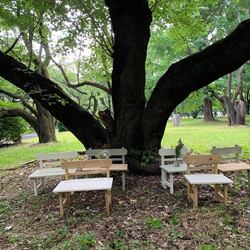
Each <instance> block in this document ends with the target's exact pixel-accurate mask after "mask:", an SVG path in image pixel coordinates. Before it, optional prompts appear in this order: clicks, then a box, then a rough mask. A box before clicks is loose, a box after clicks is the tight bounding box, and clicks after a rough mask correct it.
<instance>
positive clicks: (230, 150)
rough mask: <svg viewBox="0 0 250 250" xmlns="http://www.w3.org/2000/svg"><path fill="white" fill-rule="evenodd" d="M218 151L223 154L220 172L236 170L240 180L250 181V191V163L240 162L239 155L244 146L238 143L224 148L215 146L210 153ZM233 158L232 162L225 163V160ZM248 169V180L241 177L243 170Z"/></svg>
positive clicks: (249, 187)
mask: <svg viewBox="0 0 250 250" xmlns="http://www.w3.org/2000/svg"><path fill="white" fill-rule="evenodd" d="M215 152H216V153H218V154H220V155H221V156H222V162H221V163H220V164H219V165H218V170H219V172H222V173H223V174H227V173H228V172H236V176H237V179H238V180H239V181H245V182H248V189H249V191H250V165H248V164H246V163H240V158H239V155H240V154H241V153H242V148H241V147H239V146H238V145H235V146H234V147H223V148H216V147H213V148H212V149H211V150H210V153H211V154H213V153H215ZM227 160H233V162H230V163H227V162H226V163H223V161H227ZM242 171H247V175H248V180H246V179H244V178H242V177H241V172H242Z"/></svg>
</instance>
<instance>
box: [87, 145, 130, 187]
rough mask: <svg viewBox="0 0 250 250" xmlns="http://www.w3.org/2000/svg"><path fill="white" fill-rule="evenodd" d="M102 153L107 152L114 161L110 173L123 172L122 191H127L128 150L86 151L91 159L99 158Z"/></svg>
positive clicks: (90, 149)
mask: <svg viewBox="0 0 250 250" xmlns="http://www.w3.org/2000/svg"><path fill="white" fill-rule="evenodd" d="M101 151H106V152H107V153H108V155H109V157H110V159H111V160H112V165H111V167H110V169H109V170H110V171H121V172H122V190H125V181H126V179H125V178H126V171H128V164H125V156H126V155H127V152H128V151H127V149H125V148H124V147H122V148H110V149H92V148H89V149H88V150H87V151H86V154H87V156H88V157H89V158H90V159H95V158H97V155H98V154H99V153H100V152H101Z"/></svg>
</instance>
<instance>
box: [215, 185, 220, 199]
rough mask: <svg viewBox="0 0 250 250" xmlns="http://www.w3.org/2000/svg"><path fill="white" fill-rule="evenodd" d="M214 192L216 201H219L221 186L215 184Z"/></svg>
mask: <svg viewBox="0 0 250 250" xmlns="http://www.w3.org/2000/svg"><path fill="white" fill-rule="evenodd" d="M214 191H215V194H214V195H215V200H219V199H220V196H219V192H220V185H219V184H215V185H214Z"/></svg>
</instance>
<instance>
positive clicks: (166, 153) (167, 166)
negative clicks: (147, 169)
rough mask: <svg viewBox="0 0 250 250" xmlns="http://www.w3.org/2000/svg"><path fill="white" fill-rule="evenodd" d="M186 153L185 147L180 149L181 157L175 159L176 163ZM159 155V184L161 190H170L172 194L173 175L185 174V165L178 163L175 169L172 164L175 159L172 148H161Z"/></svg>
mask: <svg viewBox="0 0 250 250" xmlns="http://www.w3.org/2000/svg"><path fill="white" fill-rule="evenodd" d="M187 152H188V149H187V148H186V147H183V148H182V149H181V155H180V157H179V158H178V159H177V160H178V161H180V162H182V161H183V156H184V155H185V154H186V153H187ZM159 155H160V156H161V165H160V169H161V183H162V186H163V188H165V189H166V188H167V187H169V188H170V194H173V193H174V174H175V173H186V171H187V164H185V163H180V166H179V167H175V166H174V164H173V162H174V161H175V160H176V158H175V149H174V148H166V149H164V148H161V149H160V150H159Z"/></svg>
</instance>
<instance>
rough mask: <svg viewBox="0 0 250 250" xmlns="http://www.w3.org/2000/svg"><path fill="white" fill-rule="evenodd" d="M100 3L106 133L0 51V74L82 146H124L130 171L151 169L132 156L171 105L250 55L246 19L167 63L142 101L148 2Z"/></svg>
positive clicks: (147, 143)
mask: <svg viewBox="0 0 250 250" xmlns="http://www.w3.org/2000/svg"><path fill="white" fill-rule="evenodd" d="M157 2H158V1H156V3H157ZM105 3H106V5H107V7H108V10H109V14H110V18H111V23H112V30H113V33H114V38H115V40H114V47H113V53H112V57H113V60H114V61H113V71H112V98H113V108H114V115H113V116H111V115H108V116H106V119H107V120H109V123H107V124H112V125H111V127H112V128H113V131H112V133H109V134H112V135H113V136H112V137H109V136H108V133H107V131H106V129H105V128H104V127H103V125H102V124H101V123H100V122H99V121H98V120H96V119H94V118H93V116H91V114H90V113H89V112H88V111H87V110H85V109H84V108H82V107H81V106H79V105H78V104H77V103H76V102H74V101H73V100H72V99H71V98H70V97H69V96H68V95H67V94H66V93H65V92H64V91H63V90H62V89H61V88H60V87H59V86H58V85H57V84H55V83H54V82H52V81H51V80H49V79H47V78H45V77H43V76H42V75H40V74H38V73H36V72H34V71H32V70H31V69H29V68H27V66H26V65H24V64H22V63H21V62H19V61H17V60H16V59H14V58H13V57H11V56H8V55H6V54H5V53H3V52H2V51H1V52H0V76H2V77H3V78H5V79H6V80H8V81H9V82H11V83H13V84H14V85H16V86H18V87H19V88H21V89H23V90H24V91H25V92H27V93H29V95H30V96H31V97H32V98H34V99H36V100H38V101H39V102H40V103H41V104H42V105H43V107H45V108H46V109H48V110H49V111H50V112H51V114H52V115H53V116H55V117H56V118H57V119H58V120H60V121H61V122H62V123H64V124H65V125H66V126H67V127H68V129H69V130H70V131H72V132H73V134H74V135H75V136H76V137H77V138H78V139H79V140H80V141H81V142H82V143H83V144H84V146H85V147H86V148H89V147H92V148H99V147H102V146H104V144H109V145H110V146H111V147H121V146H124V147H126V148H127V149H128V150H129V156H128V157H127V160H128V161H129V168H130V169H131V170H132V171H135V172H140V173H142V172H143V173H156V172H157V171H158V165H157V164H148V166H147V167H143V168H141V167H140V162H139V161H136V160H135V157H134V156H135V155H136V151H137V150H150V151H151V152H152V153H157V152H158V149H159V148H160V146H161V139H162V136H163V134H164V131H165V126H166V122H167V120H168V118H169V116H170V115H171V113H172V111H173V110H174V108H175V107H176V106H177V105H178V104H179V103H181V102H182V101H183V100H184V99H185V98H186V97H187V96H188V95H189V94H190V93H191V92H193V91H195V90H197V89H199V88H201V87H204V86H206V85H208V84H210V83H211V82H212V81H214V80H216V79H218V78H219V77H221V76H223V75H225V74H228V73H229V72H232V71H234V70H236V69H238V68H239V67H240V66H241V65H242V64H244V63H245V62H246V61H247V60H249V59H250V46H249V44H250V32H249V31H250V20H245V21H243V22H241V23H240V24H239V25H238V27H237V28H236V29H235V30H234V31H233V32H232V33H231V34H230V35H228V36H227V37H225V38H224V39H222V40H220V41H218V42H216V43H214V44H212V45H211V46H209V47H207V48H206V49H204V50H202V51H200V52H198V53H196V54H193V55H191V56H189V57H187V58H184V59H183V60H180V61H178V62H176V63H174V64H172V65H171V66H170V67H169V68H168V69H166V72H165V73H164V74H163V75H162V76H161V77H160V79H159V80H158V82H157V84H156V86H155V88H154V90H153V92H152V95H151V96H150V98H149V100H148V102H147V103H146V102H145V94H144V89H145V60H146V55H147V45H148V42H149V39H150V25H151V23H152V11H153V8H149V6H148V1H146V0H137V1H134V0H119V1H117V0H106V1H105ZM107 113H108V112H107ZM108 114H109V113H108ZM107 117H108V118H107ZM105 124H106V123H105Z"/></svg>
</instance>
